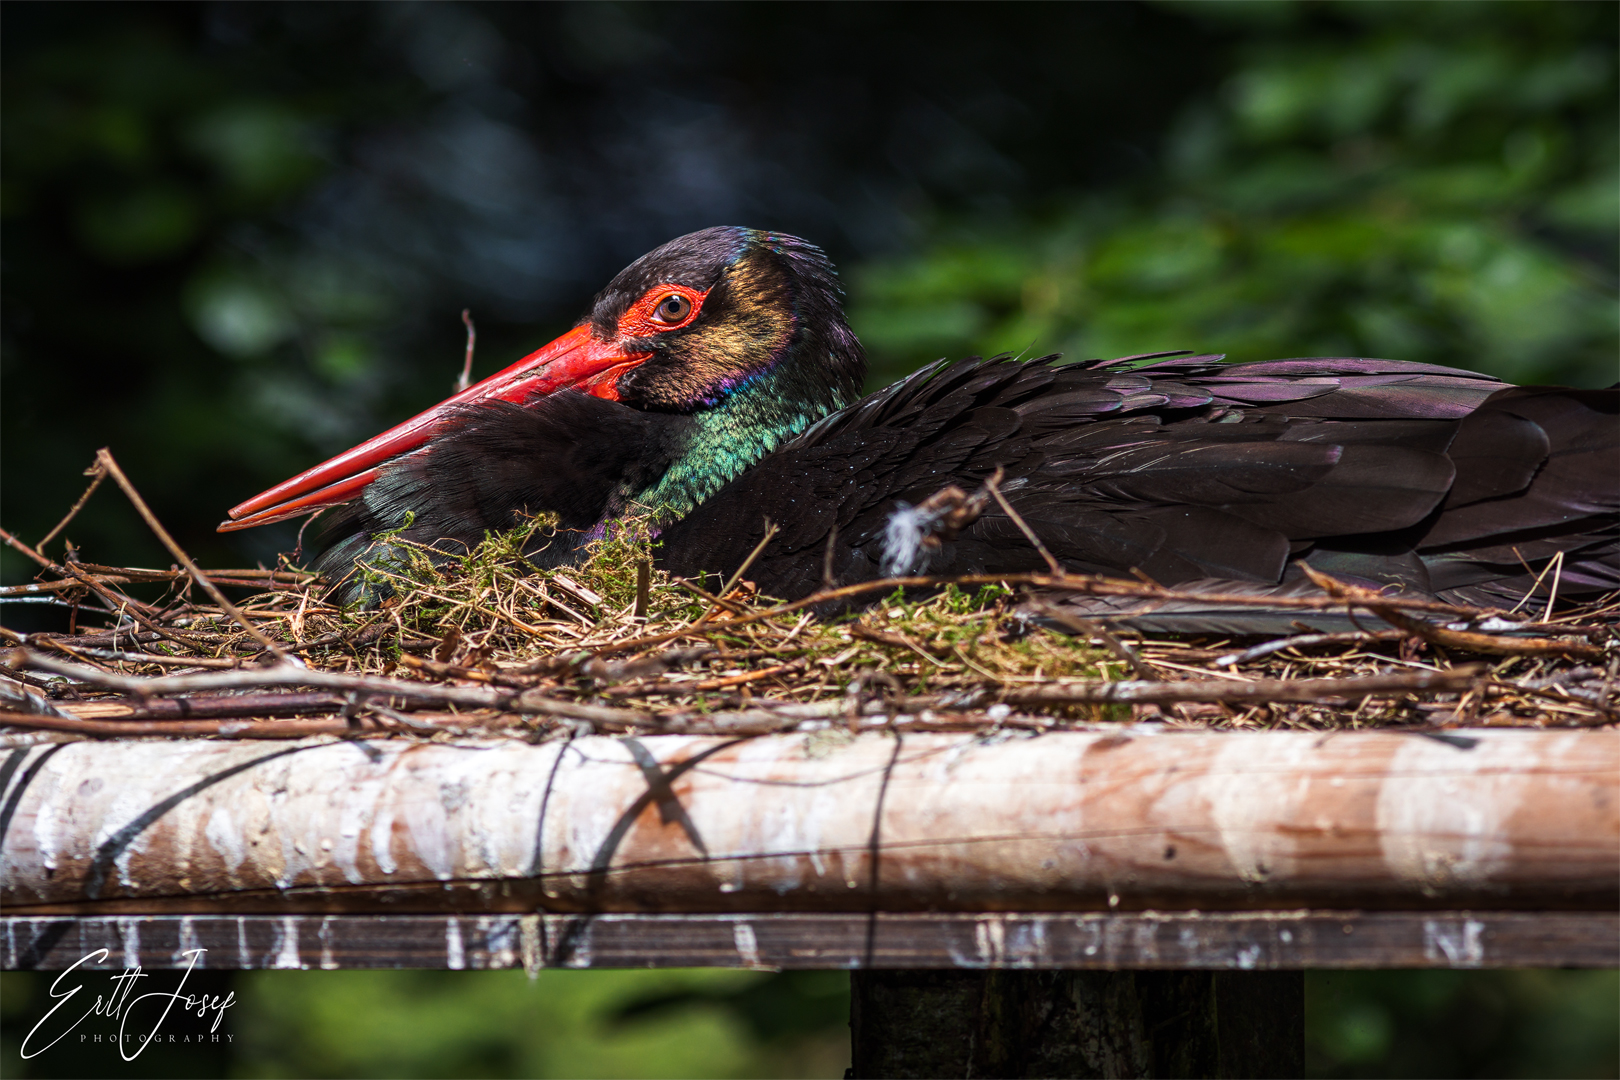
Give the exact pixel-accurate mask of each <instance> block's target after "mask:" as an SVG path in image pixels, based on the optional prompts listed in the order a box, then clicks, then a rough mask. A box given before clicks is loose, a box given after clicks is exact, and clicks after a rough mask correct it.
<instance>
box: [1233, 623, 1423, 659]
mask: <svg viewBox="0 0 1620 1080" xmlns="http://www.w3.org/2000/svg"><path fill="white" fill-rule="evenodd" d="M1406 636H1407V635H1406V634H1405V632H1404V631H1400V630H1385V631H1382V632H1379V633H1372V634H1367V633H1359V632H1357V633H1348V634H1296V635H1294V636H1293V637H1285V638H1278V639H1277V640H1276V641H1268V642H1266V643H1265V644H1263V645H1256V646H1254V647H1253V648H1249V649H1244V650H1243V651H1242V652H1235V653H1226V654H1224V655H1221V656H1217V657H1215V658H1214V659H1213V660H1211V661H1210V663H1212V664H1214V665H1215V666H1216V667H1230V666H1232V665H1233V664H1246V663H1248V662H1249V661H1250V660H1258V659H1260V658H1261V657H1262V656H1270V655H1271V654H1272V653H1274V652H1282V651H1283V650H1284V649H1294V648H1301V649H1302V648H1305V647H1306V646H1308V645H1362V644H1366V643H1367V642H1372V641H1399V640H1401V639H1402V638H1404V637H1406Z"/></svg>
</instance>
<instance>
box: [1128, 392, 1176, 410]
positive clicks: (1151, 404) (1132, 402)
mask: <svg viewBox="0 0 1620 1080" xmlns="http://www.w3.org/2000/svg"><path fill="white" fill-rule="evenodd" d="M1169 401H1170V398H1169V396H1168V395H1166V394H1155V393H1153V392H1151V391H1148V392H1144V393H1140V394H1127V395H1125V400H1124V401H1122V402H1120V403H1119V407H1120V408H1121V409H1155V408H1158V407H1159V406H1160V405H1164V404H1167V403H1168V402H1169Z"/></svg>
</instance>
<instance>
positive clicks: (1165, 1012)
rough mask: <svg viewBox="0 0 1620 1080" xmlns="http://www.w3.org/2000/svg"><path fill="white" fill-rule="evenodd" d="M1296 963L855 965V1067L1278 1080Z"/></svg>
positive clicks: (921, 1072) (1290, 1067) (1296, 991)
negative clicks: (1115, 967) (1221, 966)
mask: <svg viewBox="0 0 1620 1080" xmlns="http://www.w3.org/2000/svg"><path fill="white" fill-rule="evenodd" d="M1304 992H1305V984H1304V975H1303V973H1301V972H1297V971H1264V972H1262V971H1238V972H1212V971H1005V970H1002V971H996V970H985V971H858V972H855V973H853V974H852V975H851V978H850V1021H849V1023H850V1034H851V1038H852V1042H853V1048H852V1049H853V1054H852V1061H853V1064H852V1066H851V1068H850V1072H849V1075H850V1076H852V1077H862V1078H865V1077H979V1076H1000V1077H1050V1076H1066V1077H1289V1076H1301V1075H1303V1074H1304V1068H1305V1042H1304V1039H1305V1002H1304Z"/></svg>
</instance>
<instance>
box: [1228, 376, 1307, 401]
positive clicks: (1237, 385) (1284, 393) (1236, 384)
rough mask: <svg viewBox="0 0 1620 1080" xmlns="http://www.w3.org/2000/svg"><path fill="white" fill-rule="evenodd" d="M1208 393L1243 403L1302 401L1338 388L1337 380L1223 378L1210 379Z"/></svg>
mask: <svg viewBox="0 0 1620 1080" xmlns="http://www.w3.org/2000/svg"><path fill="white" fill-rule="evenodd" d="M1209 382H1211V383H1213V384H1214V385H1212V386H1210V391H1211V392H1212V393H1213V394H1214V395H1215V396H1216V397H1219V398H1222V399H1223V400H1224V399H1228V398H1229V399H1231V400H1233V401H1244V402H1266V401H1304V400H1306V399H1308V398H1313V397H1320V396H1321V395H1323V394H1330V393H1332V392H1333V391H1335V390H1337V389H1338V388H1339V380H1338V379H1321V378H1317V379H1288V380H1278V381H1273V382H1246V381H1243V380H1236V379H1234V380H1232V381H1231V382H1228V381H1226V379H1225V378H1224V377H1217V378H1213V379H1210V380H1209Z"/></svg>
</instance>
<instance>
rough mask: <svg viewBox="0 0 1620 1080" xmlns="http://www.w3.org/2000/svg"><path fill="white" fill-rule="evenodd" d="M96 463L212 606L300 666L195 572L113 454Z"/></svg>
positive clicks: (285, 659)
mask: <svg viewBox="0 0 1620 1080" xmlns="http://www.w3.org/2000/svg"><path fill="white" fill-rule="evenodd" d="M96 461H97V462H99V463H100V465H101V467H102V468H103V469H105V470H106V471H107V472H108V473H109V474H111V476H112V478H113V481H114V482H115V483H116V484H117V485H118V486H119V487H121V488H123V489H124V494H125V495H126V496H128V497H129V501H130V504H131V505H133V506H134V507H135V512H136V513H138V514H140V515H141V517H142V518H143V519H144V520H145V521H146V524H147V527H148V528H150V529H151V530H152V532H153V533H154V534H155V535H156V536H157V538H158V539H159V540H161V541H162V542H163V546H164V547H166V548H168V549H169V554H171V555H173V556H174V557H175V560H176V561H177V562H179V564H180V565H181V566H183V567H185V569H186V570H187V572H189V573H190V574H191V576H192V577H193V578H194V579H195V580H196V582H197V584H198V585H201V586H202V588H203V591H204V592H206V593H207V594H208V595H209V597H210V598H211V599H212V600H213V601H214V603H216V604H218V605H219V606H220V609H221V610H222V611H224V612H225V613H226V614H227V615H229V616H230V617H231V618H232V619H234V620H235V621H236V623H237V625H239V626H240V627H241V628H242V629H243V630H246V631H247V633H248V636H249V637H251V638H252V639H253V640H254V641H257V642H258V643H259V644H260V645H263V646H264V647H265V648H266V649H268V650H270V652H271V653H272V654H274V656H275V657H276V659H277V660H280V661H281V662H282V663H285V664H297V663H301V661H298V660H295V659H294V658H293V657H291V656H289V655H288V654H287V653H285V652H283V651H282V649H281V646H280V645H277V644H276V643H275V642H274V641H271V640H270V639H269V638H268V637H266V636H265V635H264V634H263V633H262V632H260V630H259V628H258V627H257V626H254V625H253V623H251V622H249V621H248V617H247V616H246V615H243V614H242V613H241V612H240V611H238V610H237V608H236V605H235V604H233V603H231V602H230V601H229V600H227V599H225V594H224V593H222V592H220V591H219V587H218V586H217V585H215V584H214V583H213V582H212V581H210V580H209V579H208V575H206V574H204V573H203V572H202V571H201V570H199V569H197V564H196V563H194V562H192V561H191V556H189V555H187V554H186V553H185V551H184V550H182V549H181V547H180V545H179V544H177V543H175V542H174V537H172V536H170V535H169V531H168V530H167V529H165V528H164V527H163V524H162V522H160V521H158V519H157V515H155V514H153V513H152V511H151V508H149V507H148V506H147V505H146V500H145V499H143V498H141V493H140V492H138V491H136V490H135V485H134V484H132V483H130V482H129V477H127V476H125V475H124V470H123V469H121V468H119V467H118V462H117V460H116V459H114V457H113V456H112V451H110V450H108V449H107V448H106V447H105V446H103V447H102V448H101V449H100V450H97V451H96Z"/></svg>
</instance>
